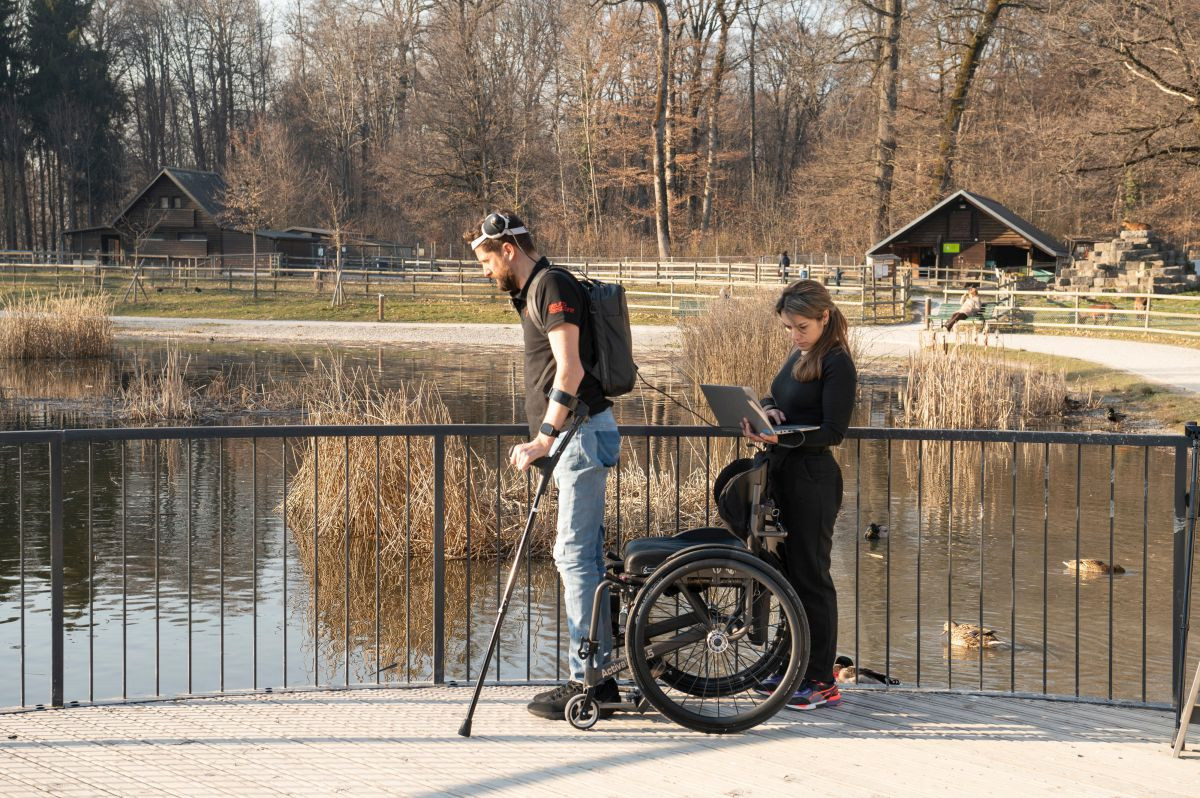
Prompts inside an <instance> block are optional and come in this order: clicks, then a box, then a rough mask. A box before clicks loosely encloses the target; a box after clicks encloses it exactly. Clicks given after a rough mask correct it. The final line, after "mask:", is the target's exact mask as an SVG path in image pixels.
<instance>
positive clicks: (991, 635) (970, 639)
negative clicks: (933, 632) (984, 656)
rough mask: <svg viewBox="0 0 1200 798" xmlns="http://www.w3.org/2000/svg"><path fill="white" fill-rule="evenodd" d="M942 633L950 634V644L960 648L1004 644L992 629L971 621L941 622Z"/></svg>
mask: <svg viewBox="0 0 1200 798" xmlns="http://www.w3.org/2000/svg"><path fill="white" fill-rule="evenodd" d="M942 634H946V635H949V636H950V645H952V646H960V647H962V648H991V647H992V646H1002V645H1004V641H1003V640H1001V639H1000V638H998V637H996V631H995V630H994V629H986V628H984V627H982V626H976V625H975V624H973V623H956V622H955V621H947V622H946V623H944V624H942Z"/></svg>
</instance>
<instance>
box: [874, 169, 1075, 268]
mask: <svg viewBox="0 0 1200 798" xmlns="http://www.w3.org/2000/svg"><path fill="white" fill-rule="evenodd" d="M883 255H892V256H894V257H895V258H896V259H897V261H898V268H899V269H908V270H909V275H910V276H911V277H912V278H913V279H914V280H916V279H922V278H926V279H935V280H960V281H970V280H979V279H982V278H986V277H991V276H993V275H994V274H995V273H996V271H995V270H996V269H1000V270H1003V271H1015V272H1020V273H1028V272H1030V271H1032V270H1034V269H1039V270H1051V271H1052V270H1053V269H1054V268H1055V266H1056V265H1057V264H1058V263H1059V261H1060V260H1064V259H1066V258H1067V250H1066V247H1065V246H1064V245H1063V244H1062V243H1061V242H1059V241H1058V240H1057V239H1056V238H1054V237H1053V236H1051V235H1049V234H1047V233H1045V232H1043V231H1042V230H1039V229H1038V228H1037V227H1035V226H1034V225H1032V224H1030V223H1029V222H1027V221H1026V220H1024V219H1022V218H1021V217H1020V216H1018V215H1017V214H1015V213H1013V212H1012V211H1010V210H1009V209H1008V208H1006V207H1004V206H1003V205H1001V204H1000V203H999V202H996V201H995V200H994V199H989V198H988V197H984V196H982V195H979V194H975V193H973V192H970V191H965V190H963V191H956V192H955V193H953V194H951V195H950V196H948V197H946V198H945V199H943V200H942V201H941V202H939V203H938V204H936V205H934V206H933V207H932V208H930V209H929V210H928V211H926V212H925V213H924V214H922V215H921V216H919V217H917V218H916V219H914V220H913V221H911V222H909V223H908V224H906V225H905V226H904V227H902V228H900V229H899V230H897V231H896V232H894V233H892V234H891V235H889V236H888V237H887V238H885V239H883V240H882V241H880V242H878V243H877V244H875V245H874V246H872V247H871V248H870V249H868V250H867V256H868V257H872V258H878V257H879V256H883Z"/></svg>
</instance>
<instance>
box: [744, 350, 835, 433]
mask: <svg viewBox="0 0 1200 798" xmlns="http://www.w3.org/2000/svg"><path fill="white" fill-rule="evenodd" d="M799 359H800V350H796V351H794V352H792V354H791V356H790V357H788V359H787V360H786V361H785V362H784V364H783V368H781V369H780V370H779V373H778V374H776V375H775V379H774V380H773V381H772V382H771V393H770V395H769V396H767V397H766V398H764V399H763V402H762V405H763V407H768V408H770V407H775V408H778V409H780V410H782V411H783V417H784V423H786V424H817V425H820V427H821V428H820V429H817V430H813V431H812V432H806V433H803V438H801V434H800V433H794V434H792V435H785V436H783V438H781V440H783V441H784V442H785V443H789V444H793V445H795V444H801V445H803V446H836V445H838V444H839V443H841V442H842V438H844V437H846V430H847V429H848V428H849V427H850V413H851V411H853V410H854V394H855V391H856V390H857V383H858V372H857V371H856V370H855V368H854V361H852V360H851V359H850V356H849V355H847V354H846V353H845V352H844V351H842V350H841V349H835V350H833V351H832V352H828V353H826V354H825V357H823V358H821V378H820V379H818V380H813V381H812V382H800V381H799V380H797V379H796V378H795V377H793V376H792V369H793V368H794V367H795V366H796V361H797V360H799Z"/></svg>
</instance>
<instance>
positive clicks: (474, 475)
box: [286, 361, 708, 589]
mask: <svg viewBox="0 0 1200 798" xmlns="http://www.w3.org/2000/svg"><path fill="white" fill-rule="evenodd" d="M314 376H315V379H316V381H317V382H318V383H320V384H322V385H323V388H321V389H320V390H318V391H314V392H312V394H311V395H310V399H309V401H308V406H307V410H308V420H309V421H310V422H311V423H314V424H364V423H366V424H385V425H403V424H449V423H451V418H450V413H449V410H448V408H447V406H446V405H445V403H444V402H443V401H442V400H441V398H440V396H439V395H438V392H437V390H436V389H435V388H434V387H432V386H431V385H429V384H426V383H421V384H415V385H401V386H400V387H398V388H396V389H394V390H385V391H381V390H379V388H378V385H377V382H376V378H375V376H374V374H373V373H372V372H370V371H367V370H347V369H345V368H344V367H343V366H342V365H341V363H340V362H336V361H335V362H334V363H333V364H332V365H329V366H324V365H323V366H321V367H320V369H319V371H318V373H317V374H316V375H314ZM294 447H295V448H294V454H295V457H296V461H297V466H296V468H295V470H294V474H293V476H292V477H291V479H290V483H291V485H292V486H293V487H292V489H291V490H290V491H289V493H288V498H287V507H286V512H287V516H288V525H289V527H290V528H291V529H292V530H293V532H294V535H295V538H296V543H297V547H298V548H299V550H300V552H301V556H303V557H306V558H308V559H314V558H315V555H316V554H317V552H318V551H319V553H320V557H321V560H322V561H326V560H329V561H337V562H341V561H342V560H343V559H345V557H346V550H347V546H348V547H349V550H350V559H351V561H352V562H368V561H369V562H373V551H374V545H375V542H374V541H375V534H376V528H377V527H378V530H379V536H380V558H381V568H382V569H383V572H384V575H385V576H386V577H387V578H388V579H393V580H394V578H395V577H396V575H397V574H398V573H400V572H402V571H403V570H404V568H405V564H406V563H407V562H408V561H409V560H410V558H415V559H418V560H421V559H425V558H428V557H430V556H432V554H433V546H434V520H435V519H434V476H435V475H434V468H433V465H434V463H433V460H434V449H433V441H432V440H430V439H429V438H423V437H413V438H406V437H381V438H380V439H379V440H378V444H377V443H376V439H375V438H373V437H369V438H368V437H359V438H353V437H352V438H348V439H347V438H317V439H315V440H314V439H308V440H305V441H297V442H296V443H295V445H294ZM445 447H446V450H445V461H444V463H445V466H444V467H445V492H444V519H445V525H444V529H445V534H444V551H445V554H446V557H447V558H450V559H461V558H468V557H469V558H472V559H491V558H495V557H502V556H505V555H506V554H508V553H510V552H511V551H512V550H513V548H514V547H515V545H516V542H517V539H518V537H519V536H520V533H521V531H522V529H523V528H524V523H525V516H526V512H527V504H526V502H527V499H528V498H529V497H530V496H531V495H532V491H533V488H534V477H533V475H532V474H530V475H528V476H527V475H526V474H520V473H517V472H516V471H514V470H512V469H510V468H508V467H507V466H503V467H502V468H501V470H500V471H497V470H496V468H495V467H494V465H493V464H494V459H493V457H492V456H490V455H489V454H486V453H485V454H481V453H480V452H479V451H476V450H474V449H469V448H468V445H467V442H466V441H465V440H464V439H462V438H460V437H457V436H450V437H447V438H446V440H445ZM377 456H378V466H377V465H376V457H377ZM620 469H621V473H620V476H619V479H620V487H621V498H622V502H621V520H620V524H621V528H622V530H623V534H624V536H625V537H628V532H629V531H631V530H638V534H641V530H644V529H645V528H646V525H647V520H646V493H647V484H648V485H649V487H648V490H649V495H650V519H649V527H650V530H651V534H668V533H672V532H674V531H675V512H676V511H675V496H676V490H677V487H676V477H675V473H674V471H673V469H664V468H662V467H660V466H658V465H657V464H655V463H653V459H652V465H651V467H650V472H649V479H647V472H646V468H645V466H644V465H643V464H641V463H639V462H637V460H636V459H635V458H632V457H631V458H629V459H628V460H625V461H624V462H623V463H622V464H621V466H620ZM347 477H348V478H349V481H348V482H347ZM527 480H528V481H527ZM617 480H618V475H617V473H616V469H614V470H613V471H612V472H610V474H609V491H608V497H609V502H608V505H609V510H608V513H609V518H608V520H607V526H608V529H609V530H610V541H611V539H613V538H615V535H616V527H617V519H616V501H615V500H614V499H615V496H616V495H617V490H616V482H617ZM377 481H378V485H379V494H378V496H377V495H376V490H375V485H376V482H377ZM468 486H469V488H468ZM707 489H708V488H707V484H706V482H705V479H704V474H703V471H700V470H696V471H693V472H692V473H690V474H688V475H687V476H686V477H685V478H684V480H683V482H682V483H681V484H679V486H678V492H679V496H680V511H679V512H680V519H681V523H682V524H684V525H696V524H699V523H702V522H703V514H704V506H705V493H706V491H707ZM497 492H498V493H499V508H497ZM377 505H378V512H377V511H376V507H377ZM497 509H499V517H497ZM556 514H557V502H556V496H555V492H554V491H553V490H551V491H550V492H549V493H548V495H547V496H546V498H545V500H544V501H543V506H542V511H541V512H540V513H539V517H538V520H537V523H536V524H535V527H534V530H533V537H532V541H531V550H532V553H533V555H534V556H545V555H548V554H549V553H550V551H551V549H552V547H553V542H554V533H555V530H554V519H555V517H556ZM468 520H469V528H470V530H471V537H470V540H469V541H468V531H467V530H468ZM314 526H315V528H316V540H315V545H314V535H313V531H314ZM347 535H348V540H347ZM368 551H369V552H370V553H371V556H370V557H368V556H367V552H368ZM361 578H363V575H362V574H353V575H352V580H354V581H359V580H361ZM330 579H331V580H332V586H333V589H338V588H337V586H338V585H342V584H343V582H344V580H343V577H342V576H341V575H339V574H332V575H331V576H330Z"/></svg>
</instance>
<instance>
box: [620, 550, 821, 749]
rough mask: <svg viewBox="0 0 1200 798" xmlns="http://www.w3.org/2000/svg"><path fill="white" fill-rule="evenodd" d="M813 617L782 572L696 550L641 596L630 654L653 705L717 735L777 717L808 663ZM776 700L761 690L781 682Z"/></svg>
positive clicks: (747, 557)
mask: <svg viewBox="0 0 1200 798" xmlns="http://www.w3.org/2000/svg"><path fill="white" fill-rule="evenodd" d="M808 642H809V634H808V618H807V617H806V616H805V614H804V609H803V607H802V606H801V604H800V599H799V598H798V597H797V596H796V592H795V591H794V590H793V589H792V586H791V585H790V584H788V582H787V580H786V579H785V578H784V577H783V575H782V574H780V573H779V572H778V571H777V570H775V569H774V568H772V567H771V566H770V565H768V564H766V563H765V562H763V561H762V560H760V559H759V558H757V557H755V556H754V555H752V554H750V553H748V552H739V551H731V550H729V549H722V550H720V551H703V550H701V551H694V552H691V553H689V554H685V555H683V556H682V557H678V558H676V559H674V560H668V561H667V562H666V563H664V564H663V565H662V566H660V567H659V569H658V571H657V572H656V573H655V574H653V575H652V576H651V577H650V579H649V580H647V582H646V584H645V585H644V586H643V587H642V590H641V591H640V592H639V594H638V597H637V599H636V600H635V602H634V606H633V609H632V611H631V612H630V616H629V628H628V629H627V630H626V652H627V657H628V660H629V664H630V669H631V670H632V672H633V677H634V679H635V680H636V681H637V683H638V686H639V687H640V688H641V689H642V692H643V694H644V695H645V697H646V700H647V701H649V702H650V704H651V706H653V707H654V708H655V709H657V710H658V711H659V712H661V713H662V714H663V715H664V716H666V717H667V718H669V719H671V720H673V721H675V722H676V723H678V724H680V725H681V726H685V727H687V728H689V729H694V730H696V731H702V732H706V733H710V734H727V733H732V732H740V731H745V730H746V729H749V728H751V727H753V726H756V725H758V724H759V723H761V722H762V721H764V720H766V719H767V718H769V717H771V716H772V715H774V714H775V713H776V712H777V711H779V709H781V708H782V707H783V705H784V704H785V703H787V700H788V699H789V698H790V697H791V695H792V693H793V691H794V690H795V688H796V686H797V684H798V683H799V681H800V678H801V677H802V675H803V673H804V669H805V668H806V667H807V665H808V647H809V646H808ZM775 675H778V676H779V677H780V686H779V688H778V689H776V690H775V691H774V692H773V693H770V694H767V695H760V694H759V693H758V692H756V691H755V688H759V687H761V686H762V685H763V683H764V681H765V680H766V679H767V678H768V677H771V676H775Z"/></svg>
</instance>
